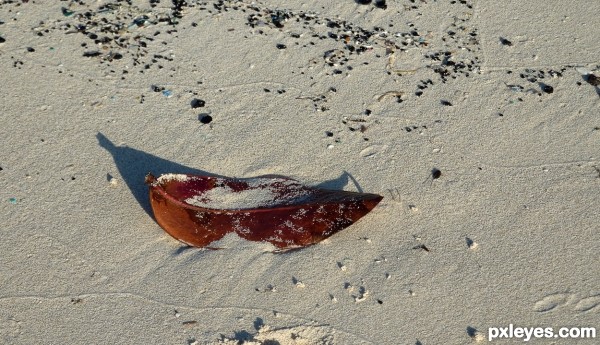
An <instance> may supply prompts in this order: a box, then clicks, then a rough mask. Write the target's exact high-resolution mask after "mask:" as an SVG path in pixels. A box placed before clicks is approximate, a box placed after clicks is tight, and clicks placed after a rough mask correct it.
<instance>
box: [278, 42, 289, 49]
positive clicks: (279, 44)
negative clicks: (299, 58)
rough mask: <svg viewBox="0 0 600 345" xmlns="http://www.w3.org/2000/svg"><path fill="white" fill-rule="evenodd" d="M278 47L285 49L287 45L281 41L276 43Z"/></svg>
mask: <svg viewBox="0 0 600 345" xmlns="http://www.w3.org/2000/svg"><path fill="white" fill-rule="evenodd" d="M276 47H277V49H285V48H287V46H286V45H285V44H281V43H278V44H277V45H276Z"/></svg>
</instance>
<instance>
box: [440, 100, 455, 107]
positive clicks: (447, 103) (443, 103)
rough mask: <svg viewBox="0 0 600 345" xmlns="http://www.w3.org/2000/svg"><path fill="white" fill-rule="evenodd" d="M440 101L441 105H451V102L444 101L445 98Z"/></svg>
mask: <svg viewBox="0 0 600 345" xmlns="http://www.w3.org/2000/svg"><path fill="white" fill-rule="evenodd" d="M440 103H441V104H442V105H445V106H448V107H451V106H452V103H450V102H448V101H446V100H441V101H440Z"/></svg>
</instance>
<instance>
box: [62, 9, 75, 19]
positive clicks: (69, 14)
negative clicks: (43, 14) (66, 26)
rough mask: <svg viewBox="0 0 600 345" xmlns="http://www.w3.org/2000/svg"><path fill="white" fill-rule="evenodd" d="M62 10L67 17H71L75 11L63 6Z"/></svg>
mask: <svg viewBox="0 0 600 345" xmlns="http://www.w3.org/2000/svg"><path fill="white" fill-rule="evenodd" d="M60 11H61V12H62V14H63V16H65V17H70V16H72V15H73V13H74V12H73V11H71V10H69V9H68V8H66V7H61V9H60Z"/></svg>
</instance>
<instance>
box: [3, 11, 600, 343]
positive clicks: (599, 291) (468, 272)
mask: <svg viewBox="0 0 600 345" xmlns="http://www.w3.org/2000/svg"><path fill="white" fill-rule="evenodd" d="M84 2H85V3H87V4H85V5H81V4H75V3H73V4H72V5H69V4H70V3H69V2H66V1H40V0H35V1H34V0H30V1H29V2H25V3H24V2H23V1H4V2H2V4H0V22H1V23H2V24H0V37H2V38H3V39H4V40H5V41H4V42H3V43H0V81H1V84H0V85H1V86H0V118H1V120H2V126H0V138H2V143H3V144H2V150H1V152H0V167H1V168H2V170H1V171H0V183H1V186H0V194H1V198H0V199H1V200H2V202H0V219H2V224H1V225H2V226H1V230H0V231H1V234H2V236H1V241H0V261H1V264H0V343H2V344H100V343H101V344H181V345H189V344H214V343H219V342H221V343H227V341H229V343H235V341H245V342H246V343H248V344H252V343H263V344H272V343H274V341H277V342H278V343H280V344H423V345H426V344H471V343H475V342H476V341H477V339H481V338H483V337H486V336H487V329H488V327H507V326H508V325H509V324H514V325H515V326H523V327H525V326H526V327H535V326H540V327H557V328H558V327H563V326H566V327H575V326H579V327H584V326H595V327H598V328H600V288H599V287H600V250H599V248H600V231H599V230H600V228H599V224H600V212H599V211H598V210H600V198H599V197H598V195H599V191H600V189H599V188H600V162H599V148H600V119H599V117H598V114H599V113H600V106H599V105H600V97H599V95H598V93H597V90H596V89H595V88H594V86H592V85H590V84H588V83H587V82H586V81H585V80H584V79H583V78H582V75H581V73H580V72H579V71H582V70H589V71H591V72H593V73H595V74H596V75H599V74H600V66H599V60H598V59H599V55H598V44H597V41H598V37H600V26H598V25H597V21H598V20H597V14H598V13H600V2H598V1H583V0H578V1H574V2H569V3H568V4H567V3H566V2H563V1H557V0H555V1H549V2H541V1H538V2H527V4H523V2H522V1H516V0H510V1H491V0H481V1H473V2H472V1H470V0H468V1H467V5H470V4H471V3H472V4H473V6H471V7H472V8H469V7H468V6H466V5H465V4H461V3H460V1H457V2H456V3H455V4H450V1H441V0H440V1H427V2H422V1H415V2H414V3H412V2H411V1H408V0H406V1H404V0H402V1H390V0H388V1H387V5H388V8H387V9H386V10H383V9H379V8H375V7H374V5H373V4H371V5H357V4H356V3H355V2H353V1H351V0H348V1H330V2H326V1H316V0H304V1H301V0H285V1H283V0H273V1H258V2H255V5H250V1H243V2H236V9H234V8H229V9H228V10H227V11H225V10H217V9H216V8H215V7H214V6H213V1H207V3H208V4H207V5H206V6H201V5H200V4H198V3H199V2H197V1H191V0H188V3H190V4H196V5H195V6H193V7H192V6H186V7H184V8H183V9H182V11H181V18H180V19H177V21H178V24H176V25H174V26H173V25H169V24H168V23H167V22H165V20H168V19H167V16H168V15H173V11H172V10H171V8H170V7H171V6H172V4H171V2H170V1H167V0H161V2H160V3H159V4H158V5H157V6H156V7H155V8H151V7H150V4H149V2H148V1H141V0H140V1H133V3H134V5H136V6H133V7H130V6H128V5H125V4H124V3H121V6H120V7H119V6H108V7H104V8H102V9H99V7H100V6H101V5H103V4H107V3H108V1H84ZM253 6H255V7H256V8H258V10H259V12H256V11H255V10H254V9H252V7H253ZM412 6H415V7H416V8H412ZM61 7H68V8H70V9H69V10H66V11H65V14H66V15H65V14H63V12H62V11H61ZM201 8H205V9H201ZM267 9H279V10H282V12H280V14H277V12H273V14H274V18H275V21H276V22H277V21H280V23H281V25H283V27H282V28H277V27H276V25H275V24H274V23H273V18H271V14H270V13H269V14H263V16H262V17H259V18H257V19H256V20H250V22H251V23H252V24H253V25H255V27H251V26H250V25H247V23H248V21H249V19H248V18H249V17H250V16H251V15H252V14H258V13H264V12H265V11H267ZM209 10H210V11H209ZM284 10H290V11H293V12H292V15H291V17H290V18H289V20H287V21H285V20H284V17H285V16H284V15H283V14H285V13H289V12H285V11H284ZM69 11H73V12H74V13H73V14H71V13H70V12H69ZM87 11H89V12H90V16H89V17H90V19H89V20H88V19H85V13H86V12H87ZM302 11H304V12H306V13H308V12H309V11H313V12H314V13H312V14H308V15H303V14H301V12H302ZM77 16H83V17H77ZM144 16H146V17H144ZM78 18H81V20H79V19H78ZM102 18H105V20H106V22H102ZM161 20H162V21H161ZM343 21H345V22H346V23H347V25H349V26H351V27H347V29H348V30H345V29H344V27H343V25H344V24H343ZM193 23H194V24H193ZM328 23H329V25H328ZM340 23H342V24H340ZM118 24H122V25H118ZM390 24H392V25H393V26H390ZM76 25H85V28H84V27H79V28H78V27H77V26H76ZM336 25H339V26H340V27H337V26H336ZM374 27H380V28H381V30H374ZM361 28H362V29H364V30H365V32H369V31H370V32H373V31H377V33H374V34H372V35H370V36H368V37H367V38H361V37H362V36H364V35H365V33H364V32H363V31H361V30H360V29H361ZM46 30H47V31H46ZM78 30H79V31H85V34H84V33H81V32H78ZM102 30H104V32H103V31H102ZM173 30H176V31H173ZM344 31H348V32H344ZM413 31H414V33H413ZM449 32H452V34H450V33H449ZM38 33H39V34H40V35H41V36H39V35H38ZM354 34H356V35H354ZM93 35H97V37H96V38H93V37H94V36H93ZM315 35H316V36H317V37H314V36H315ZM344 35H348V38H347V40H346V38H345V37H344ZM361 35H362V36H361ZM116 36H118V37H116ZM104 37H109V39H108V40H104ZM500 38H503V39H505V40H507V41H510V43H511V44H512V45H508V44H504V45H503V44H501V40H500ZM95 40H97V41H98V43H96V42H95ZM115 40H116V43H115ZM84 43H85V46H82V44H84ZM404 43H406V45H404ZM278 44H283V45H285V49H278V48H277V45H278ZM346 44H349V45H352V46H353V48H352V49H354V53H352V52H351V51H350V50H349V48H347V47H346ZM396 45H397V47H396ZM28 47H29V48H33V49H29V50H33V51H28V49H27V48H28ZM281 48H283V47H281ZM357 50H360V51H362V53H361V54H356V53H355V52H356V51H357ZM332 51H333V52H332ZM445 52H448V55H445ZM84 53H88V55H89V54H91V55H94V54H95V53H98V54H100V55H99V56H91V57H83V56H82V55H83V54H84ZM436 53H437V54H438V55H437V56H436V55H435V54H436ZM346 59H347V60H346ZM145 65H147V66H148V67H147V68H146V67H145ZM348 66H350V67H351V68H352V69H348ZM124 71H126V72H127V73H125V72H124ZM142 72H143V73H142ZM521 75H523V77H521ZM541 76H542V77H544V78H543V79H540V77H541ZM428 80H431V82H428ZM443 80H445V82H443ZM540 82H542V83H544V85H546V86H551V87H552V93H547V92H543V91H542V87H544V85H540V84H539V83H540ZM578 83H580V85H579V84H578ZM152 86H154V87H152ZM162 88H164V89H162ZM546 90H549V89H547V88H546ZM389 92H402V94H401V95H400V94H398V95H395V94H392V93H389ZM419 92H422V94H420V96H417V94H416V93H419ZM382 95H387V96H385V97H381V96H382ZM194 98H198V99H201V100H204V101H205V103H206V104H205V106H204V107H200V108H196V109H192V108H191V106H190V102H191V101H192V99H194ZM398 100H400V101H402V102H401V103H399V102H398ZM442 101H445V102H446V104H448V103H449V104H452V105H451V106H449V105H443V104H442ZM367 109H368V110H369V111H370V115H366V113H367ZM200 114H208V115H210V116H211V117H212V122H210V123H208V124H202V123H201V122H200V121H199V115H200ZM204 119H206V117H204ZM98 133H101V134H102V135H103V136H104V137H105V138H108V140H110V141H112V143H114V145H116V146H111V145H110V143H109V142H108V141H107V140H106V139H102V137H101V139H100V144H99V140H98V139H97V137H96V136H97V135H98ZM365 138H366V139H368V140H366V139H365ZM328 147H329V148H328ZM186 167H187V168H189V169H201V170H203V171H206V172H209V173H212V174H219V175H223V176H237V177H252V176H258V175H264V174H280V175H287V176H290V177H293V178H296V179H298V180H299V181H301V182H303V183H307V184H314V185H316V184H319V183H322V182H325V181H329V182H328V183H326V184H325V187H329V188H344V189H346V190H356V186H355V183H354V182H353V179H354V180H355V181H356V182H357V183H358V184H359V186H360V188H361V189H362V190H364V191H365V192H372V193H379V194H382V195H383V196H384V197H385V198H384V199H383V201H382V202H381V203H380V205H379V206H378V207H377V208H376V209H375V210H374V211H372V212H371V213H370V214H369V215H367V216H366V217H364V218H363V219H362V220H361V221H359V222H358V223H356V224H354V225H353V226H352V227H350V228H348V229H346V230H344V231H341V232H340V233H338V234H336V235H335V236H333V237H331V238H330V239H328V240H327V241H326V242H324V243H322V244H320V245H316V246H312V247H309V248H305V249H303V250H299V251H293V252H289V253H286V254H272V253H268V252H264V251H263V250H262V249H261V248H262V247H261V246H260V245H251V243H249V244H248V245H247V246H236V247H235V248H229V249H223V250H215V251H208V250H204V251H203V250H196V249H183V248H182V247H181V245H180V244H179V243H178V242H177V241H175V240H173V239H172V238H171V237H170V236H168V235H167V234H166V233H165V232H164V231H162V229H160V227H159V226H158V225H157V224H156V223H155V222H154V221H153V219H152V218H151V217H150V216H149V215H148V214H147V213H146V212H145V209H144V207H147V194H146V190H147V187H146V186H144V185H143V183H144V176H145V174H146V173H148V172H152V173H154V174H155V175H156V176H158V174H160V173H186V172H189V171H184V170H185V168H186ZM433 168H437V169H440V170H441V171H442V175H441V176H440V177H439V178H438V179H432V178H431V171H432V169H433ZM189 169H188V170H189ZM344 172H347V173H348V174H350V176H351V177H352V179H350V178H348V177H347V175H344ZM11 198H15V199H11ZM140 202H141V203H142V205H140ZM424 248H427V250H425V249H424ZM298 282H301V283H302V284H301V285H302V287H299V285H298ZM292 338H295V339H292ZM228 339H229V340H228ZM231 339H234V340H235V341H234V340H231ZM534 341H535V343H539V344H542V343H543V344H562V343H576V342H577V341H576V340H565V341H564V342H561V340H560V339H558V340H555V339H545V340H534ZM594 341H596V342H597V340H589V341H588V342H586V344H587V343H589V344H592V343H594ZM506 342H507V341H506V339H503V340H498V341H497V342H496V343H499V344H500V343H506ZM517 342H521V341H517Z"/></svg>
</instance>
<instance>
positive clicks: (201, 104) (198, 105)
mask: <svg viewBox="0 0 600 345" xmlns="http://www.w3.org/2000/svg"><path fill="white" fill-rule="evenodd" d="M190 105H191V106H192V109H195V108H202V107H204V106H205V105H206V102H205V101H204V100H201V99H198V98H194V99H192V101H191V102H190Z"/></svg>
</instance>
